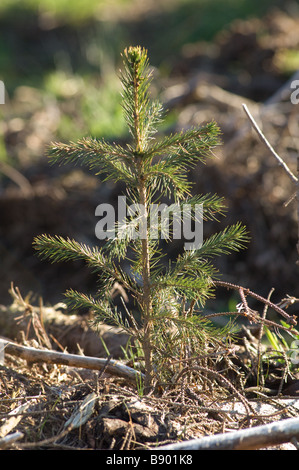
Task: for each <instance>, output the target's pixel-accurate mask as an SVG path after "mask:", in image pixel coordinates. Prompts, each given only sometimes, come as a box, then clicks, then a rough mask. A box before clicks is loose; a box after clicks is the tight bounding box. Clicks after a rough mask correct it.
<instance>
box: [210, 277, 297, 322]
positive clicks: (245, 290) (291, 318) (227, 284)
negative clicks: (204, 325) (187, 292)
mask: <svg viewBox="0 0 299 470" xmlns="http://www.w3.org/2000/svg"><path fill="white" fill-rule="evenodd" d="M213 283H214V284H215V285H216V286H222V287H226V288H227V289H234V290H237V291H238V292H239V293H240V289H241V290H242V293H243V294H245V295H249V296H250V297H253V298H254V299H256V300H259V301H260V302H262V303H263V304H265V305H267V306H268V307H270V308H272V309H273V310H275V311H276V312H277V313H279V314H280V315H282V316H283V317H284V318H285V319H286V321H287V322H288V323H289V324H290V325H293V326H295V325H297V320H296V318H297V317H296V315H292V316H290V315H288V314H287V313H286V312H285V311H284V310H283V309H282V308H281V307H279V306H278V305H276V304H274V303H273V302H271V301H270V300H269V299H265V298H264V297H262V296H261V295H259V294H256V293H255V292H252V291H251V290H249V289H248V288H245V287H242V286H238V285H237V284H232V283H231V282H226V281H216V280H215V281H213ZM232 313H234V312H232ZM238 313H239V314H241V313H242V312H238ZM251 313H252V312H251ZM215 315H216V314H215ZM246 316H248V315H247V314H246ZM258 319H260V320H261V318H260V317H259V316H256V317H254V320H258ZM262 320H263V322H264V323H268V322H267V321H266V320H265V319H262ZM276 326H278V327H279V328H282V327H281V326H279V325H276ZM291 328H292V327H291V326H290V329H291Z"/></svg>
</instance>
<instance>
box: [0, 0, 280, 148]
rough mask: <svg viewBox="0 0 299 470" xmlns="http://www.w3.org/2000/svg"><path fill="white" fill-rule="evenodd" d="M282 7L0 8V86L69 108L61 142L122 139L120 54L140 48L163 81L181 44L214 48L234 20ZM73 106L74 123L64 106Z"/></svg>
mask: <svg viewBox="0 0 299 470" xmlns="http://www.w3.org/2000/svg"><path fill="white" fill-rule="evenodd" d="M281 4H282V2H281V1H279V0H276V1H275V0H263V1H262V2H261V1H260V0H215V1H213V2H212V1H211V0H173V1H170V0H159V1H158V0H152V1H151V2H150V3H149V6H148V12H147V13H146V15H145V14H141V15H140V14H139V13H138V11H140V8H138V1H137V0H112V1H109V2H107V1H106V0H76V1H75V2H70V1H69V0H1V3H0V31H1V32H0V71H1V76H0V79H2V80H3V81H4V83H5V85H6V89H7V92H8V93H9V95H13V93H14V90H15V89H16V88H17V87H18V86H20V85H27V86H32V87H36V88H38V89H40V90H41V91H44V92H45V93H48V94H50V95H52V96H53V97H54V98H55V99H57V100H58V101H59V102H61V103H66V104H67V105H66V107H65V108H66V112H65V113H63V115H62V118H61V122H60V128H59V135H58V136H57V137H58V138H59V139H66V140H69V139H71V138H72V139H75V138H79V137H80V136H83V135H87V134H88V135H93V136H95V137H96V136H104V137H111V138H113V136H116V135H118V136H123V134H124V123H123V117H122V110H121V108H120V107H119V105H118V103H119V89H118V88H117V86H116V83H115V79H114V77H115V70H117V69H118V67H119V64H120V56H119V53H120V51H121V50H123V49H124V48H125V47H126V46H128V45H136V44H140V45H142V46H144V47H146V48H147V49H148V51H149V56H150V57H151V63H152V64H153V66H155V67H157V68H159V69H160V72H161V73H162V74H163V73H165V74H167V75H168V74H169V71H170V69H171V64H172V62H173V60H175V58H177V57H178V55H179V53H180V51H181V49H182V47H183V46H184V45H185V44H190V43H196V42H198V41H202V40H206V41H209V40H212V39H213V37H214V36H215V34H217V33H218V32H219V31H220V30H222V29H223V28H225V27H227V26H228V25H229V24H230V22H231V21H232V20H234V19H236V18H249V17H253V16H255V17H261V16H262V15H263V14H265V13H266V12H267V11H268V9H269V8H270V7H271V8H272V7H273V6H275V5H281ZM134 5H136V12H135V9H134ZM139 7H140V5H139ZM109 12H110V13H109ZM74 99H75V100H76V106H78V110H77V111H76V112H75V116H74V111H73V110H70V109H71V107H70V106H68V103H69V102H70V101H71V100H73V101H74ZM112 122H113V125H112V124H111V123H112Z"/></svg>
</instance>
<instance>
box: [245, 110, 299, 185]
mask: <svg viewBox="0 0 299 470" xmlns="http://www.w3.org/2000/svg"><path fill="white" fill-rule="evenodd" d="M242 106H243V109H244V111H245V113H246V114H247V116H248V118H249V120H250V122H251V124H252V126H253V128H254V130H255V131H256V133H257V135H258V136H259V138H260V140H261V141H262V142H263V143H264V144H265V145H266V147H267V148H268V149H269V150H270V152H271V153H272V155H274V157H275V158H276V160H277V161H278V163H279V165H281V166H282V167H283V168H284V170H285V171H286V173H287V174H288V176H289V177H290V178H291V180H292V181H293V183H295V184H298V178H297V176H295V175H294V173H293V172H292V171H291V170H290V168H289V167H288V165H287V164H286V163H285V161H284V160H283V159H282V158H281V157H280V156H279V155H278V154H277V153H276V152H275V150H274V148H273V147H272V145H271V144H270V143H269V141H268V140H267V139H266V137H265V136H264V134H263V133H262V131H261V130H260V128H259V126H258V125H257V122H256V121H255V119H254V118H253V116H252V115H251V113H250V111H249V109H248V107H247V106H246V104H243V105H242Z"/></svg>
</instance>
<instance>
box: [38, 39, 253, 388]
mask: <svg viewBox="0 0 299 470" xmlns="http://www.w3.org/2000/svg"><path fill="white" fill-rule="evenodd" d="M122 58H123V70H122V72H121V76H120V79H121V83H122V90H123V91H122V106H123V111H124V118H125V121H126V124H127V127H128V130H129V134H130V140H129V143H127V144H126V145H119V144H114V143H113V144H111V143H109V142H107V141H106V140H104V139H102V140H100V139H95V138H83V139H81V140H79V141H78V142H76V143H69V144H63V143H54V144H52V145H51V147H50V150H49V156H50V159H51V161H52V162H59V163H79V164H82V165H85V166H86V167H88V168H89V169H90V170H91V171H93V172H94V173H95V174H96V175H99V176H101V177H103V178H105V179H106V180H111V181H113V182H119V181H121V182H122V183H124V185H125V188H126V190H125V196H126V204H127V206H128V208H129V206H130V207H138V211H137V213H135V217H134V216H133V215H132V213H131V212H130V211H129V210H128V212H127V216H126V218H125V219H124V220H122V221H119V222H117V223H115V227H114V232H112V233H114V235H113V237H110V238H109V237H107V238H108V239H107V241H106V242H105V244H104V245H103V246H98V245H95V246H92V247H91V246H87V245H85V244H82V243H79V242H77V241H75V240H73V239H70V238H63V237H61V236H49V235H39V236H37V237H36V238H35V240H34V247H35V248H36V250H38V252H39V254H40V255H41V256H42V257H43V258H48V259H49V260H51V261H52V262H60V261H68V260H84V261H85V262H86V263H87V265H88V266H89V267H90V268H91V269H92V271H93V272H94V273H95V274H96V276H97V277H98V280H99V281H100V282H99V289H98V291H97V295H96V296H91V295H89V294H88V293H80V292H78V291H75V290H73V289H69V290H68V291H67V292H66V293H65V296H66V301H67V303H68V304H69V306H70V307H72V308H76V309H78V308H82V307H84V308H86V307H87V308H89V309H90V310H92V311H93V313H94V323H95V324H97V323H99V322H102V321H108V322H109V323H110V324H111V323H113V324H117V325H118V326H121V327H122V328H123V329H124V330H125V331H128V332H129V333H130V335H131V336H132V338H134V341H135V344H136V345H138V347H139V349H141V350H142V355H143V358H142V359H143V362H142V365H143V370H144V377H145V379H144V392H145V393H148V392H149V391H150V390H151V389H152V388H153V386H154V385H155V384H156V383H161V382H163V381H164V382H165V381H170V380H171V374H173V373H174V372H173V368H172V366H171V364H172V362H173V360H175V359H180V358H185V357H187V356H188V357H190V356H192V355H193V354H194V355H196V354H199V353H200V351H201V348H202V347H204V346H203V345H205V344H207V341H208V342H211V343H212V344H213V341H214V340H215V341H216V340H217V338H218V339H219V338H221V337H223V335H224V334H226V333H227V330H225V329H224V330H225V331H223V330H221V331H220V330H219V329H217V328H216V327H214V326H213V324H211V323H210V322H208V321H205V319H204V317H203V316H202V315H201V309H202V308H203V306H204V305H205V302H206V300H207V299H209V298H211V297H213V295H214V285H213V280H215V279H216V278H217V275H218V273H217V269H216V267H215V266H214V265H213V264H212V259H213V258H214V257H215V256H219V255H222V254H229V253H231V252H232V251H238V250H240V249H242V248H243V247H244V246H245V244H246V242H247V238H248V237H247V233H246V229H245V227H244V226H243V225H242V224H240V223H237V224H235V225H231V226H228V227H226V228H225V229H224V230H223V231H220V232H217V233H215V234H214V235H212V236H210V237H208V238H206V239H203V241H202V243H200V244H199V245H198V246H193V247H191V249H190V247H189V246H188V248H187V249H186V248H184V247H183V248H182V250H181V251H180V252H179V254H178V255H177V258H176V259H175V260H173V261H169V260H168V258H167V253H164V252H163V250H162V248H161V238H163V236H164V239H165V240H166V241H167V242H169V243H170V242H171V240H172V238H173V236H174V226H175V224H176V223H177V221H178V220H179V219H180V216H181V214H182V212H183V209H184V207H186V206H187V207H189V208H191V211H189V213H188V214H189V216H190V220H192V221H193V224H194V223H195V222H199V221H198V220H196V218H197V217H198V214H197V215H196V211H195V208H196V207H200V208H201V212H200V216H201V217H200V218H201V221H200V222H202V223H204V221H206V220H215V221H217V217H218V215H223V213H224V211H225V204H224V200H223V198H221V197H218V196H217V195H210V194H205V195H192V193H191V189H192V184H191V183H190V181H188V171H189V170H190V169H191V168H194V167H195V166H196V165H198V164H199V163H200V162H201V163H204V162H205V161H206V159H207V158H209V157H211V156H212V155H213V152H212V150H213V148H214V147H215V146H217V145H219V128H218V127H217V125H216V124H215V123H214V122H211V123H208V124H206V125H203V126H201V127H196V128H191V129H188V130H186V131H181V132H178V133H174V134H171V135H167V136H164V137H159V136H158V134H157V127H158V125H159V124H160V122H161V121H162V120H163V109H162V105H161V104H160V102H159V101H156V100H153V99H152V98H151V94H150V84H151V80H152V72H151V69H150V66H149V61H148V56H147V51H146V50H145V49H144V48H142V47H139V46H138V47H129V48H128V49H125V51H124V53H123V55H122ZM163 198H164V199H163ZM165 198H167V200H171V201H172V205H171V209H172V217H168V218H167V217H166V222H165V220H164V219H165V218H163V217H162V216H163V214H164V215H165V212H163V211H162V212H161V213H160V215H159V217H158V218H156V219H154V220H155V221H156V224H157V226H155V227H153V219H151V210H152V209H153V208H154V207H157V204H158V203H159V202H161V201H162V199H163V200H165ZM132 205H135V206H132ZM157 221H158V222H157ZM166 225H167V226H166ZM153 228H155V230H154V233H155V234H156V233H157V230H158V232H159V233H160V236H158V237H157V236H155V237H153V236H152V235H153ZM169 228H170V230H168V229H169ZM156 229H157V230H156ZM136 234H137V236H136ZM164 243H165V242H164ZM132 253H133V255H132ZM124 260H127V261H129V263H130V272H128V271H127V270H126V271H125V270H124V269H123V267H122V262H123V261H124ZM115 282H117V283H119V284H121V285H122V287H123V288H124V289H125V291H126V292H127V294H128V295H130V296H131V297H132V298H133V299H134V302H135V304H136V306H137V307H138V315H135V312H133V311H128V309H127V308H126V314H125V315H124V314H123V313H121V312H120V311H119V310H118V309H117V308H116V307H115V305H114V304H113V300H112V298H111V296H110V295H109V292H111V289H112V286H113V285H114V283H115ZM221 335H222V336H221Z"/></svg>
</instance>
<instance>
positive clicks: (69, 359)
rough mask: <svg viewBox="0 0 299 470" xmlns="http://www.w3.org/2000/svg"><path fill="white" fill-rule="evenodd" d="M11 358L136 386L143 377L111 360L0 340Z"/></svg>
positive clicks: (0, 344) (1, 345) (1, 346)
mask: <svg viewBox="0 0 299 470" xmlns="http://www.w3.org/2000/svg"><path fill="white" fill-rule="evenodd" d="M2 348H4V351H5V352H7V353H8V354H11V355H13V356H17V357H21V358H22V359H25V360H26V361H29V362H45V363H47V364H62V365H65V366H70V367H82V368H84V369H94V370H102V369H103V368H105V372H106V373H108V374H110V375H112V376H114V377H121V378H123V379H126V380H129V381H130V382H132V383H134V384H136V379H140V377H141V378H142V377H143V374H142V373H140V372H138V371H136V370H134V369H132V368H131V367H128V366H126V365H125V364H122V363H121V362H119V361H115V360H113V359H110V360H108V359H103V358H98V357H90V356H79V355H77V354H67V353H63V352H56V351H51V350H48V349H35V348H29V347H28V346H21V345H19V344H16V343H12V342H6V341H2V340H0V350H2Z"/></svg>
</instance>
